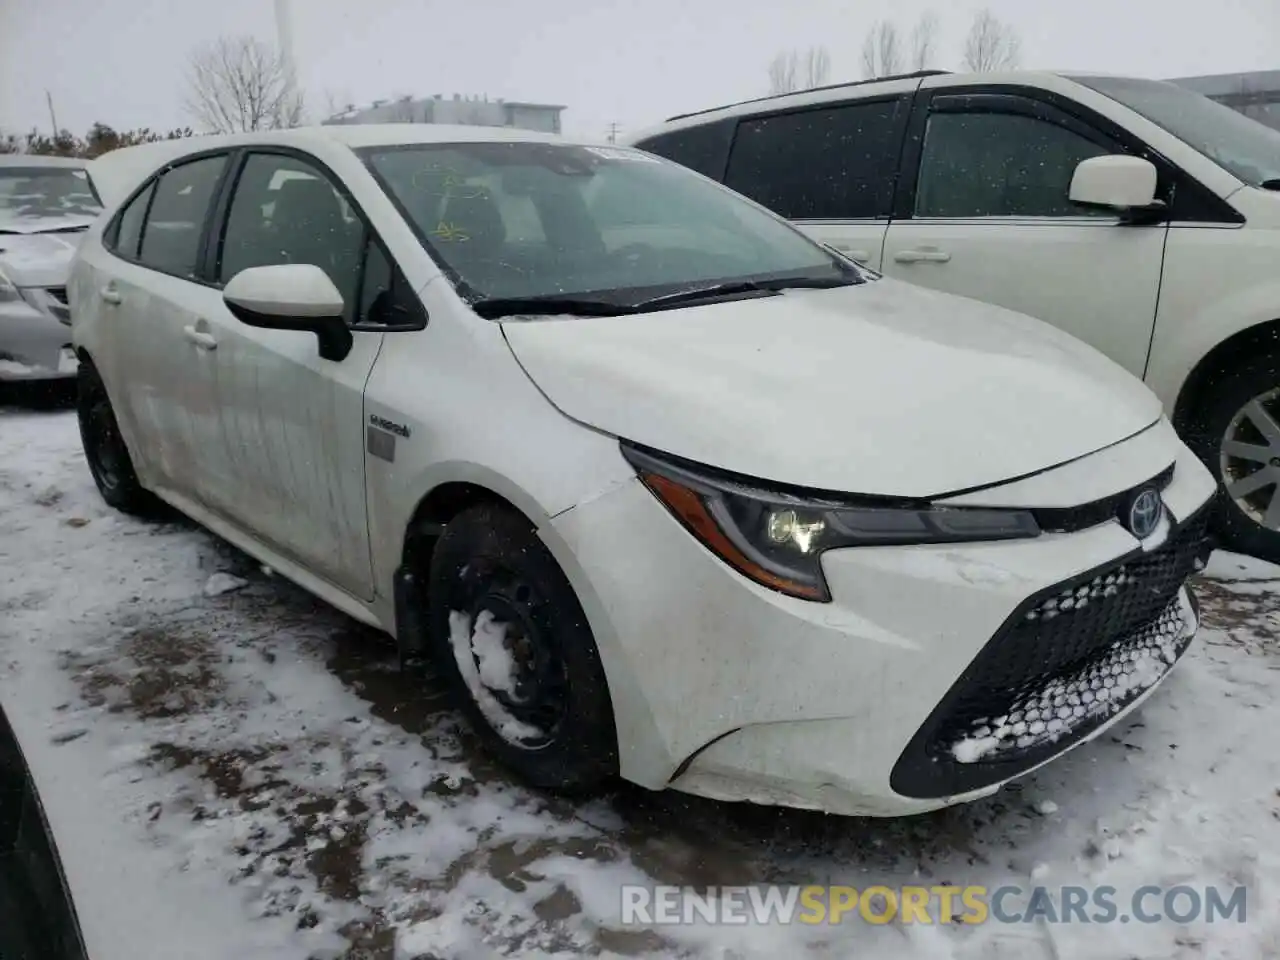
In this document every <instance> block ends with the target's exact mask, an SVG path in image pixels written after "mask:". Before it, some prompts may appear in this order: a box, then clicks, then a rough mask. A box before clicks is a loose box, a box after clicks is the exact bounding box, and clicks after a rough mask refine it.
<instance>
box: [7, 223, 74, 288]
mask: <svg viewBox="0 0 1280 960" xmlns="http://www.w3.org/2000/svg"><path fill="white" fill-rule="evenodd" d="M64 219H65V221H66V222H63V221H64ZM31 222H33V221H27V222H26V223H25V224H24V223H23V221H20V220H19V221H15V220H0V270H3V271H4V273H5V275H6V276H7V277H8V278H9V279H10V280H11V281H12V282H13V283H14V284H16V285H17V286H19V287H60V286H64V285H65V284H66V282H67V277H68V276H69V275H70V272H71V258H72V257H73V256H75V252H76V249H77V248H78V247H79V246H80V241H81V240H83V239H84V231H85V229H86V228H87V227H88V225H89V224H90V223H92V222H93V220H92V218H89V219H87V220H85V219H84V218H72V217H67V218H59V219H58V220H52V219H49V218H42V219H41V220H40V221H39V222H40V223H41V224H43V229H39V230H35V229H23V230H20V229H19V227H20V226H23V225H25V226H28V227H29V226H30V225H31Z"/></svg>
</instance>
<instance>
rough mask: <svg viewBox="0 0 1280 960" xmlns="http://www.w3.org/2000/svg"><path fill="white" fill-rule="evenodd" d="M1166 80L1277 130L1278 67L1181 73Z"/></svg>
mask: <svg viewBox="0 0 1280 960" xmlns="http://www.w3.org/2000/svg"><path fill="white" fill-rule="evenodd" d="M1170 82H1171V83H1176V84H1177V85H1178V86H1180V87H1186V88H1187V89H1188V90H1194V91H1195V92H1196V93H1202V94H1204V95H1205V96H1206V97H1208V98H1209V99H1210V100H1217V101H1218V103H1221V104H1223V105H1224V106H1228V107H1230V108H1231V109H1232V110H1238V111H1239V112H1240V113H1243V114H1244V115H1245V116H1246V117H1252V118H1253V119H1254V120H1257V121H1258V122H1259V123H1265V124H1266V125H1267V126H1268V127H1272V128H1274V129H1276V130H1280V70H1260V71H1256V72H1254V73H1220V74H1216V75H1214V76H1208V77H1182V78H1180V79H1178V80H1173V81H1170Z"/></svg>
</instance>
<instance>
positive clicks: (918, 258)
mask: <svg viewBox="0 0 1280 960" xmlns="http://www.w3.org/2000/svg"><path fill="white" fill-rule="evenodd" d="M893 259H894V260H895V261H897V262H898V263H946V262H947V261H948V260H950V259H951V254H949V253H947V252H946V251H945V250H939V249H938V248H937V247H921V248H920V249H919V250H899V251H898V252H897V253H895V254H894V255H893Z"/></svg>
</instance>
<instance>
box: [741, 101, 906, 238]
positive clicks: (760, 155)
mask: <svg viewBox="0 0 1280 960" xmlns="http://www.w3.org/2000/svg"><path fill="white" fill-rule="evenodd" d="M906 110H907V100H906V98H903V97H897V98H894V99H892V100H872V101H865V102H858V103H850V104H843V105H841V106H838V107H824V108H822V109H817V110H803V111H798V112H795V113H784V114H777V115H775V116H770V117H759V118H756V119H752V120H744V121H742V122H741V123H740V124H738V136H737V138H736V139H735V140H734V144H733V150H732V151H731V152H730V154H729V171H728V175H727V176H726V177H725V184H726V185H728V186H729V187H731V188H733V189H734V190H737V191H738V192H739V193H742V194H745V195H746V196H748V197H750V198H751V199H752V200H755V201H756V202H757V203H760V204H763V205H764V206H766V207H769V208H770V209H772V210H773V211H774V212H775V213H780V214H781V215H782V216H784V217H788V218H789V219H792V220H856V219H868V218H872V217H877V216H885V215H887V214H888V213H889V207H890V204H891V203H892V201H893V185H894V180H895V179H896V175H897V169H898V150H899V147H900V146H901V140H902V132H903V124H904V123H905V120H906Z"/></svg>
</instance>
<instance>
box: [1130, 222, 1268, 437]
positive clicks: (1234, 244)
mask: <svg viewBox="0 0 1280 960" xmlns="http://www.w3.org/2000/svg"><path fill="white" fill-rule="evenodd" d="M1277 264H1280V230H1263V229H1250V228H1243V229H1238V228H1237V229H1228V228H1222V229H1217V228H1202V227H1175V228H1173V229H1172V230H1170V233H1169V241H1168V247H1167V249H1166V251H1165V263H1164V279H1163V281H1162V284H1161V288H1160V301H1159V306H1158V307H1157V310H1156V326H1155V335H1154V337H1153V338H1152V342H1151V355H1150V357H1149V359H1148V361H1147V371H1146V376H1145V380H1146V382H1147V385H1148V386H1149V387H1150V388H1151V389H1152V390H1153V391H1155V393H1156V395H1157V396H1158V397H1159V398H1160V400H1161V402H1162V403H1163V404H1164V408H1165V410H1166V412H1168V413H1169V414H1170V415H1172V414H1173V411H1174V407H1175V405H1176V404H1177V402H1178V396H1179V394H1180V393H1181V392H1182V388H1183V385H1184V384H1185V383H1186V381H1187V378H1188V377H1189V376H1190V375H1191V373H1192V371H1193V370H1194V369H1195V368H1196V365H1197V364H1199V363H1200V361H1201V360H1202V359H1204V357H1205V356H1206V355H1207V354H1208V353H1209V352H1210V351H1211V350H1213V348H1214V347H1216V346H1217V345H1218V344H1220V343H1222V342H1224V341H1226V340H1227V339H1229V338H1231V337H1233V336H1236V335H1238V334H1240V333H1243V332H1245V331H1247V330H1249V329H1251V328H1253V327H1256V326H1258V325H1259V324H1262V323H1267V322H1269V321H1272V320H1276V319H1280V270H1277Z"/></svg>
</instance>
